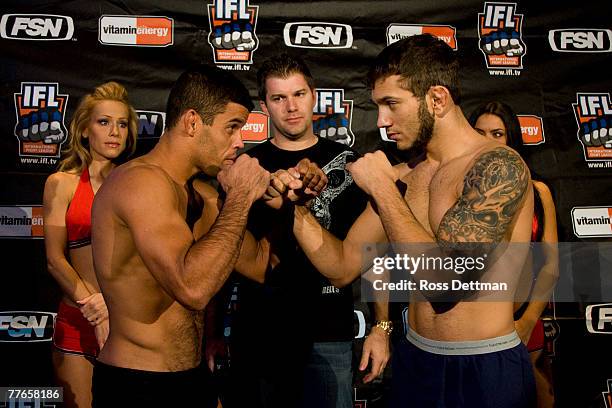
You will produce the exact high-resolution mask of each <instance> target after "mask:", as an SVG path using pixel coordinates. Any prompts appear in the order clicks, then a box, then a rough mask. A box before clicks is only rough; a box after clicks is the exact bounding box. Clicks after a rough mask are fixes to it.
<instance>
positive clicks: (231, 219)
mask: <svg viewBox="0 0 612 408" xmlns="http://www.w3.org/2000/svg"><path fill="white" fill-rule="evenodd" d="M251 204H252V202H251V201H250V200H249V199H248V198H247V197H245V196H241V195H240V194H237V193H236V194H229V195H228V196H227V198H226V200H225V203H224V205H223V208H222V209H221V212H220V213H219V217H218V218H217V220H216V221H215V223H214V224H213V226H212V227H211V229H210V230H209V231H208V233H206V234H205V235H204V236H203V237H202V238H200V239H199V240H198V241H197V242H196V243H195V244H194V245H192V246H191V248H190V249H189V251H188V252H187V255H186V257H185V267H184V268H185V273H184V276H185V279H184V285H185V289H186V290H187V291H189V292H191V293H192V296H190V297H191V298H192V299H193V300H194V305H193V306H194V308H196V309H203V308H204V307H205V306H206V305H207V304H208V302H209V301H210V299H211V298H212V297H213V296H214V295H215V293H217V292H218V291H219V289H220V288H221V286H222V285H223V283H224V282H225V280H226V279H227V277H228V276H229V274H230V273H231V271H232V269H233V268H234V265H235V263H236V260H237V259H238V255H239V250H240V247H241V243H242V240H243V238H244V233H245V230H246V221H247V216H248V212H249V209H250V207H251Z"/></svg>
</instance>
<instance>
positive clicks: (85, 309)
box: [77, 292, 108, 326]
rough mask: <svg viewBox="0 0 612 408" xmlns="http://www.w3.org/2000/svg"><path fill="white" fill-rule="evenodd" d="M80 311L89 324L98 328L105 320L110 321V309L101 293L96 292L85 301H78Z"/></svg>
mask: <svg viewBox="0 0 612 408" xmlns="http://www.w3.org/2000/svg"><path fill="white" fill-rule="evenodd" d="M77 303H78V304H79V309H80V310H81V314H83V317H84V318H85V319H87V321H88V322H89V324H91V325H92V326H96V325H97V324H99V323H101V322H102V321H103V320H105V319H108V309H107V308H106V303H105V302H104V297H103V296H102V294H101V293H100V292H96V293H94V294H92V295H89V296H87V297H86V298H84V299H81V300H77Z"/></svg>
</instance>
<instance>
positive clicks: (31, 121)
mask: <svg viewBox="0 0 612 408" xmlns="http://www.w3.org/2000/svg"><path fill="white" fill-rule="evenodd" d="M67 102H68V95H62V94H60V93H59V85H58V84H57V83H43V82H22V83H21V93H16V94H15V113H16V116H17V124H16V125H15V136H17V139H18V140H19V155H20V156H36V157H59V156H60V147H61V145H62V143H64V142H65V141H66V137H67V134H68V132H67V131H66V126H65V125H64V114H65V112H66V103H67Z"/></svg>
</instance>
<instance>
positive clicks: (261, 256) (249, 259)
mask: <svg viewBox="0 0 612 408" xmlns="http://www.w3.org/2000/svg"><path fill="white" fill-rule="evenodd" d="M269 261H270V244H269V243H268V241H267V240H266V239H265V238H262V239H261V240H259V241H256V240H255V238H254V237H253V236H252V235H251V234H250V233H249V232H247V233H246V234H245V237H244V239H243V241H242V248H241V250H240V256H239V257H238V261H237V262H236V266H235V267H234V269H235V270H236V271H237V272H238V273H240V274H241V275H243V276H245V277H247V278H249V279H251V280H254V281H255V282H259V283H263V281H264V279H265V277H266V270H267V268H268V263H269Z"/></svg>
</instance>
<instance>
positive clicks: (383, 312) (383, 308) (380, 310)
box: [374, 299, 389, 321]
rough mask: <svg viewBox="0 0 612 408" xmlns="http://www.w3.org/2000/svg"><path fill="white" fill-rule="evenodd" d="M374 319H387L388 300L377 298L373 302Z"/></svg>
mask: <svg viewBox="0 0 612 408" xmlns="http://www.w3.org/2000/svg"><path fill="white" fill-rule="evenodd" d="M374 319H375V320H377V321H378V320H389V302H388V299H387V300H383V299H380V300H377V301H376V302H374Z"/></svg>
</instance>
